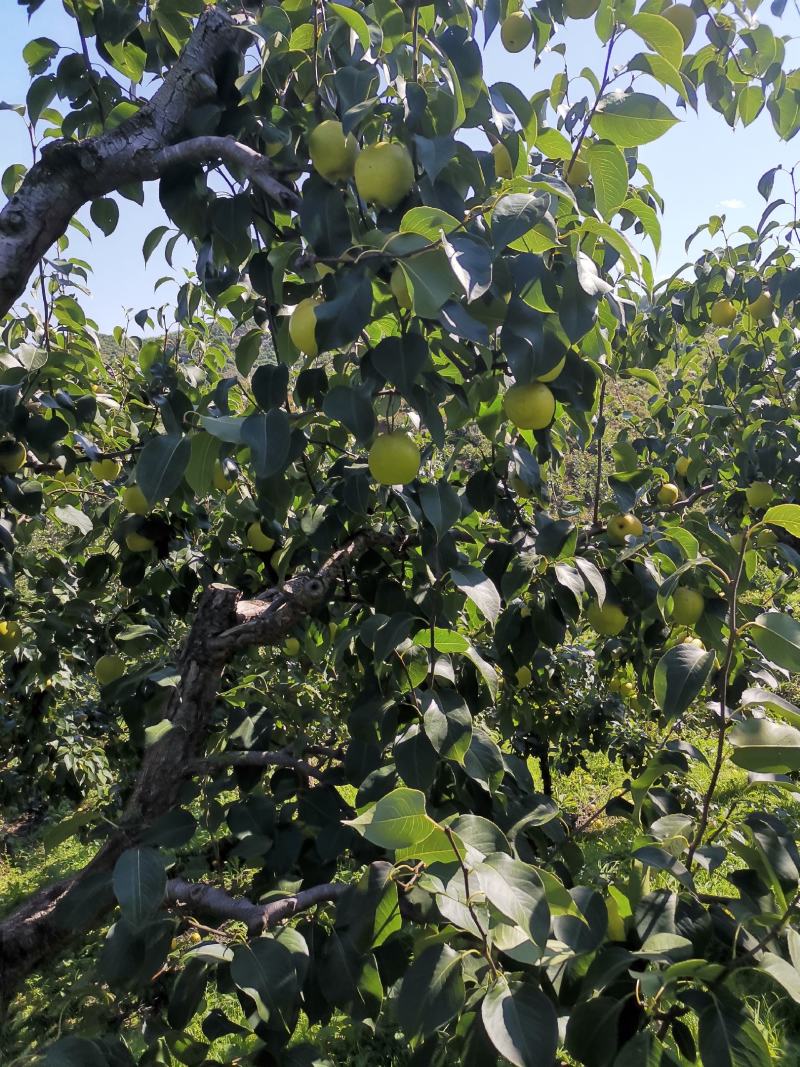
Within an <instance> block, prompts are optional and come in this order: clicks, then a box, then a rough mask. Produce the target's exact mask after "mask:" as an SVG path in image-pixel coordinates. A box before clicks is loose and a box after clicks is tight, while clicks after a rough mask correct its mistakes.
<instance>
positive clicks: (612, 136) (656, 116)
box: [592, 31, 678, 148]
mask: <svg viewBox="0 0 800 1067" xmlns="http://www.w3.org/2000/svg"><path fill="white" fill-rule="evenodd" d="M676 32H677V31H676ZM677 121H678V120H677V119H676V118H675V116H674V115H673V114H672V112H671V111H670V109H669V108H668V107H667V106H666V104H663V103H662V102H661V101H660V100H659V99H658V98H657V97H655V96H650V95H648V94H647V93H612V94H611V95H610V96H606V97H605V98H604V99H603V101H602V102H601V105H600V107H599V108H598V110H597V112H596V113H595V115H594V118H593V119H592V127H593V128H594V132H595V133H596V134H597V136H598V137H602V138H604V139H606V140H608V141H611V142H613V144H615V145H617V146H618V147H619V148H638V147H639V145H643V144H649V143H650V142H651V141H655V140H657V139H658V138H659V137H661V136H663V134H665V133H666V132H667V131H668V130H669V129H671V128H672V127H673V126H674V125H675V123H676V122H677Z"/></svg>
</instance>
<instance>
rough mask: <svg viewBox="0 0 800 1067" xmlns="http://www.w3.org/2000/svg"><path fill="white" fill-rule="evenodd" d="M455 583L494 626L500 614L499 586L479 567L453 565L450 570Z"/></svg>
mask: <svg viewBox="0 0 800 1067" xmlns="http://www.w3.org/2000/svg"><path fill="white" fill-rule="evenodd" d="M450 577H451V578H452V579H453V584H454V585H455V586H456V587H457V588H458V589H460V590H461V592H462V593H464V594H465V595H466V596H468V597H469V599H470V600H471V601H472V602H473V604H474V605H475V607H476V608H477V609H478V611H480V613H481V614H482V615H484V616H485V617H486V618H487V619H488V620H489V622H490V623H491V624H492V626H494V625H495V623H496V622H497V618H498V616H499V614H500V606H501V604H500V594H499V593H498V592H497V586H496V585H495V584H494V582H493V581H492V580H491V578H487V577H486V575H485V574H484V573H483V571H481V570H478V568H477V567H469V566H466V565H465V566H463V567H453V568H452V569H451V570H450Z"/></svg>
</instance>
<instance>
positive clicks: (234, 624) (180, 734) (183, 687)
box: [0, 531, 406, 1003]
mask: <svg viewBox="0 0 800 1067" xmlns="http://www.w3.org/2000/svg"><path fill="white" fill-rule="evenodd" d="M405 541H406V535H397V534H395V535H392V534H388V533H381V532H379V531H364V532H362V533H358V534H356V535H355V536H354V537H352V538H351V540H350V541H349V542H348V543H347V544H346V545H344V546H343V547H342V548H340V549H338V550H337V551H335V552H334V553H333V554H332V555H331V556H330V558H329V559H328V560H327V562H325V563H324V564H323V565H322V567H320V569H319V571H318V572H317V573H316V574H315V575H305V576H302V577H300V578H293V579H291V580H290V581H288V582H287V583H286V584H285V585H284V586H283V588H282V589H281V590H280V592H278V593H277V595H276V596H275V597H274V599H273V600H272V601H270V602H266V601H243V602H240V604H238V605H237V603H236V600H237V596H238V594H237V591H236V590H235V589H233V588H232V587H231V586H223V585H215V586H211V587H210V588H208V589H207V590H206V591H205V592H204V593H203V596H202V597H201V600H200V603H199V605H198V608H197V613H196V615H195V619H194V623H193V625H192V628H191V630H190V632H189V635H188V637H187V638H186V641H185V643H184V646H183V650H182V652H181V655H180V658H179V660H178V673H179V675H180V682H179V684H178V686H177V687H176V688H175V689H174V690H173V691H172V695H171V697H170V701H169V704H168V705H167V710H166V714H165V718H166V719H167V721H168V722H169V724H170V728H169V729H168V730H167V731H166V732H165V733H164V734H163V735H162V736H161V737H160V738H159V740H158V741H156V742H155V744H153V745H152V746H151V747H150V748H148V749H147V751H146V753H145V755H144V758H143V760H142V763H141V767H140V769H139V773H138V775H137V777H136V781H135V783H134V786H133V790H132V792H131V795H130V799H129V800H128V803H127V804H126V806H125V809H124V811H123V813H122V815H121V817H120V820H119V828H118V829H117V830H115V831H114V833H112V834H111V836H110V837H109V838H108V839H107V840H106V842H105V844H104V845H103V846H102V847H101V849H100V850H99V852H98V853H97V855H96V856H95V857H94V859H93V860H92V861H91V862H90V863H89V864H88V865H87V866H86V867H84V868H83V869H82V870H80V871H78V872H76V873H75V874H74V875H71V876H70V877H68V878H65V879H63V880H62V881H60V882H57V883H56V884H55V885H51V886H47V887H45V888H44V889H41V890H39V891H38V892H36V893H34V894H33V895H32V896H31V897H29V898H28V899H27V900H26V901H25V902H24V903H23V904H22V905H20V907H18V908H17V909H16V910H15V911H14V912H12V913H11V914H10V915H8V916H6V917H5V918H4V919H2V920H1V921H0V1003H2V1001H4V1000H6V999H7V998H8V997H9V996H10V995H11V993H12V992H13V990H14V989H15V988H16V986H17V985H18V984H19V983H20V981H21V980H22V979H23V978H25V976H26V975H28V974H30V972H31V971H34V970H36V968H37V967H39V965H40V964H41V963H42V962H43V961H44V960H46V959H50V958H52V956H53V954H54V952H57V951H59V949H60V948H62V947H63V946H64V945H65V944H66V943H67V942H68V941H69V940H70V938H71V937H73V936H74V935H75V934H77V933H82V932H83V931H84V930H85V929H86V928H88V927H90V926H93V925H97V923H98V922H99V921H100V920H101V919H102V918H103V916H105V915H106V914H107V913H108V911H109V910H110V909H111V907H112V906H113V897H112V895H111V890H110V884H109V876H110V873H111V871H112V870H113V868H114V864H115V863H116V861H117V859H118V858H119V857H120V855H121V854H122V853H123V852H124V851H125V849H127V848H130V847H131V846H132V845H135V844H136V843H137V841H139V840H140V839H141V836H142V834H143V833H144V832H145V830H146V829H147V828H148V827H149V826H150V825H152V823H153V822H154V820H155V819H157V818H158V817H159V816H161V815H163V814H165V813H166V812H168V811H170V810H172V808H174V807H175V806H176V805H177V803H178V801H179V795H180V791H181V788H182V786H183V784H184V782H185V780H186V778H187V777H188V776H190V775H191V774H192V773H194V772H195V771H196V770H197V760H198V757H199V755H200V753H202V752H203V750H204V747H205V744H206V739H207V737H208V730H209V724H210V723H211V721H212V718H213V712H214V705H215V703H216V700H217V694H218V692H219V683H220V679H221V676H222V672H223V669H224V668H225V666H226V664H227V663H228V662H229V661H230V660H231V659H232V657H233V656H234V655H235V653H236V652H237V651H238V650H239V649H240V648H245V647H248V646H250V645H253V644H256V645H258V644H262V645H263V644H273V643H277V642H279V641H282V640H283V638H284V637H285V636H286V634H287V633H288V632H289V630H291V629H292V628H293V627H294V626H296V625H297V624H298V623H300V622H301V621H304V620H305V619H306V617H307V616H308V613H309V612H310V611H314V610H317V609H318V608H319V607H321V606H322V604H323V603H324V602H325V600H326V599H327V598H328V597H330V595H331V593H332V591H333V588H334V586H335V584H336V583H337V582H338V581H339V580H340V579H341V578H342V577H343V576H344V574H345V573H346V571H347V570H348V569H349V567H350V566H351V565H352V563H353V562H354V561H355V560H356V559H357V558H358V557H359V556H360V555H362V554H363V553H364V552H366V551H368V550H369V549H371V548H376V547H379V546H383V547H389V548H394V549H395V550H396V551H399V550H400V548H401V547H402V545H403V544H404V543H405ZM241 604H247V605H251V606H252V605H257V614H256V616H255V617H254V618H251V617H250V616H249V615H247V614H245V615H243V614H242V613H241V611H240V607H241ZM242 618H245V619H246V620H247V621H244V622H242V621H241V620H242ZM278 755H279V754H277V753H275V754H272V753H265V754H264V757H266V756H272V757H278ZM265 762H266V760H265ZM270 762H271V763H273V764H274V765H278V762H279V761H278V759H277V758H273V759H271V760H270ZM309 769H310V770H313V768H309ZM317 776H318V774H317ZM76 891H77V892H81V891H82V892H83V893H84V894H87V893H91V896H90V897H88V898H84V899H81V908H80V913H81V916H82V922H83V926H82V927H81V925H80V924H78V923H74V922H70V923H62V922H61V921H60V920H61V915H60V914H57V911H58V909H59V906H60V905H64V904H65V903H67V901H68V898H69V897H70V896H71V895H72V894H73V893H74V892H76ZM336 891H337V893H338V892H339V890H338V888H337V890H336ZM73 899H74V898H73ZM291 899H294V898H291ZM298 900H299V897H298ZM278 903H280V904H281V905H282V907H283V909H284V910H283V911H281V910H280V909H278V910H277V911H275V912H272V911H271V912H270V913H269V914H270V915H272V914H279V915H280V917H284V916H285V915H287V914H289V913H290V911H289V910H288V909H290V908H294V907H295V906H294V905H290V904H287V903H285V902H282V901H281V902H278ZM275 921H278V920H277V919H276V920H275Z"/></svg>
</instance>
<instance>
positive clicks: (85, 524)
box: [53, 504, 94, 534]
mask: <svg viewBox="0 0 800 1067" xmlns="http://www.w3.org/2000/svg"><path fill="white" fill-rule="evenodd" d="M53 514H54V515H55V517H56V518H57V519H58V521H59V522H63V523H65V524H66V525H67V526H74V527H76V528H77V529H78V530H80V532H81V533H82V534H90V533H91V532H92V530H93V529H94V523H93V522H92V520H91V519H90V518H89V516H88V515H85V514H84V513H83V512H82V511H78V509H77V508H76V507H73V505H72V504H62V505H60V506H59V507H55V508H53Z"/></svg>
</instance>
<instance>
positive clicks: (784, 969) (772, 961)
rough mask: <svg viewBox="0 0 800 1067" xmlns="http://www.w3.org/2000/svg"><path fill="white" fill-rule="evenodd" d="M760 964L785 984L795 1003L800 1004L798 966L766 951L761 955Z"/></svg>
mask: <svg viewBox="0 0 800 1067" xmlns="http://www.w3.org/2000/svg"><path fill="white" fill-rule="evenodd" d="M758 966H759V967H760V968H761V970H762V971H766V973H767V974H768V975H769V976H770V978H774V979H775V981H776V982H777V983H778V984H779V985H782V986H783V988H784V989H785V990H786V992H787V993H788V994H789V996H790V997H791V998H792V1000H793V1001H794V1002H795V1004H800V972H798V970H797V968H796V967H794V966H793V965H792V964H791V963H789V962H788V960H784V959H782V958H781V957H780V956H776V955H775V953H774V952H765V953H764V954H763V955H762V956H760V957H759V959H758Z"/></svg>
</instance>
